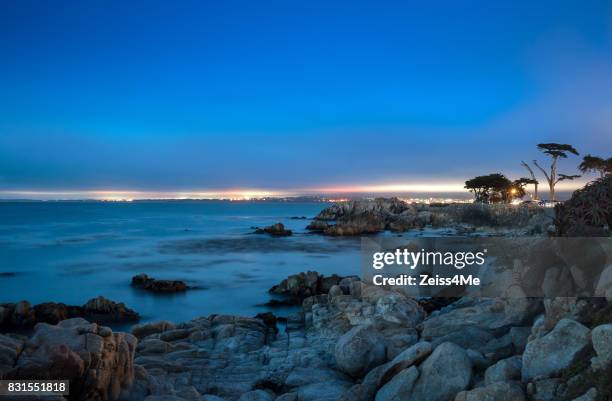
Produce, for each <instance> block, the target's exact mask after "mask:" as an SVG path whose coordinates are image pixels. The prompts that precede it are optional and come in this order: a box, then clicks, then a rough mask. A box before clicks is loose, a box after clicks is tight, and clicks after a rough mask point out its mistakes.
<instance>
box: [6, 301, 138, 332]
mask: <svg viewBox="0 0 612 401" xmlns="http://www.w3.org/2000/svg"><path fill="white" fill-rule="evenodd" d="M75 317H82V318H85V319H88V320H90V321H93V322H96V323H100V324H109V323H125V322H135V321H138V320H139V319H140V316H139V315H138V313H137V312H135V311H133V310H132V309H130V308H128V307H127V306H125V304H123V303H117V302H113V301H111V300H109V299H106V298H104V297H97V298H93V299H90V300H89V301H87V302H86V303H85V304H84V305H83V306H74V305H66V304H63V303H57V302H45V303H42V304H38V305H34V306H32V305H31V304H30V303H29V302H27V301H21V302H18V303H15V304H12V303H10V304H0V329H2V330H3V331H10V330H21V329H27V328H31V327H33V326H34V325H35V324H36V323H50V324H57V323H58V322H60V321H62V320H65V319H70V318H75Z"/></svg>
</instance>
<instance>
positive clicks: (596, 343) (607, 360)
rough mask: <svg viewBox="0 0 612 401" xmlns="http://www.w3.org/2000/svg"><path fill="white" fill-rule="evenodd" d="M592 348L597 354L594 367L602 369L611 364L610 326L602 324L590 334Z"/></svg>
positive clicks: (611, 325) (611, 338) (611, 337)
mask: <svg viewBox="0 0 612 401" xmlns="http://www.w3.org/2000/svg"><path fill="white" fill-rule="evenodd" d="M591 341H592V342H593V348H594V349H595V352H596V353H597V359H596V361H595V364H594V365H596V366H598V367H604V366H607V365H610V364H612V324H602V325H601V326H597V327H595V328H594V329H593V331H592V332H591Z"/></svg>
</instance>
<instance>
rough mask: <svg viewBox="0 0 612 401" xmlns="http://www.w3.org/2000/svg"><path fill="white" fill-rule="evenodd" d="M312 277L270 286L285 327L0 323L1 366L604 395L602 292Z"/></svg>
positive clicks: (122, 381) (176, 387)
mask: <svg viewBox="0 0 612 401" xmlns="http://www.w3.org/2000/svg"><path fill="white" fill-rule="evenodd" d="M611 268H612V267H611ZM322 278H323V279H324V277H323V276H321V275H318V274H317V273H315V272H307V273H303V274H300V275H296V276H292V277H289V278H288V279H287V280H285V281H283V283H280V284H279V286H277V287H276V288H277V289H282V292H284V293H288V294H296V295H295V296H297V297H302V296H303V301H302V307H301V308H300V311H298V312H296V313H294V314H292V315H290V316H288V318H287V323H286V327H285V328H284V330H280V331H279V330H278V328H277V327H276V326H275V323H274V320H270V319H265V318H264V317H262V316H259V317H254V318H250V317H240V316H226V315H212V316H209V317H202V318H198V319H194V320H192V321H190V322H186V323H181V324H174V323H171V322H166V321H163V322H155V323H146V324H141V325H136V326H134V327H133V329H132V333H113V332H112V331H111V330H110V329H109V328H107V327H104V326H100V325H98V324H95V323H89V322H87V321H86V320H84V319H82V318H72V319H67V320H63V321H61V322H59V323H58V324H56V325H50V324H48V323H39V324H37V325H36V326H35V329H34V333H33V335H32V336H31V337H29V338H27V337H23V336H19V335H11V334H4V335H0V375H1V376H2V378H26V377H27V378H41V379H59V378H69V379H71V385H72V386H73V388H74V389H75V393H73V394H72V395H71V396H70V398H69V399H70V400H90V399H91V400H133V401H138V400H147V401H182V400H184V401H195V400H206V401H220V400H226V401H235V400H240V401H253V400H265V401H270V400H271V401H273V400H277V401H290V400H297V401H315V400H330V401H331V400H342V401H368V400H369V401H391V400H411V401H440V400H456V401H463V400H499V401H504V400H508V401H515V400H538V401H540V400H541V401H545V400H549V401H553V400H554V401H556V400H574V399H579V400H580V401H585V400H605V399H606V398H605V397H609V396H610V395H612V393H611V392H609V391H610V383H609V382H606V381H605V380H604V381H602V380H601V379H599V378H601V377H602V375H603V376H604V377H606V375H607V377H610V376H609V375H610V373H612V347H611V344H612V341H611V340H612V324H611V323H610V322H612V307H611V304H610V300H607V301H606V300H605V299H598V301H597V302H596V301H594V300H593V299H591V300H589V299H577V298H555V299H549V300H541V299H530V298H518V299H516V298H514V299H476V298H473V299H469V298H462V299H460V300H457V301H455V302H452V303H451V304H450V305H447V306H444V307H442V308H441V309H439V310H434V311H432V312H430V313H428V312H426V311H425V310H424V308H423V306H422V305H421V304H419V302H417V301H415V300H413V299H411V298H409V297H406V296H405V295H403V294H402V292H401V291H399V290H398V289H391V288H383V287H378V286H372V285H366V284H364V283H362V282H361V281H360V280H359V279H358V278H356V277H349V278H339V280H336V279H335V278H334V279H333V281H334V282H337V284H331V285H330V286H329V287H327V288H323V287H321V286H319V284H317V285H316V286H313V285H312V283H313V281H314V282H316V283H321V279H322ZM330 283H331V281H330ZM313 288H316V290H314V291H313ZM268 317H269V316H268ZM72 383H74V384H72ZM579 397H582V398H579ZM602 397H604V398H602Z"/></svg>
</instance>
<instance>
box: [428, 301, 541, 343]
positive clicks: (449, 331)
mask: <svg viewBox="0 0 612 401" xmlns="http://www.w3.org/2000/svg"><path fill="white" fill-rule="evenodd" d="M539 307H540V304H538V303H537V302H535V301H531V300H529V299H527V298H508V299H491V298H485V299H476V298H471V299H461V300H459V301H457V302H455V303H454V304H452V305H450V306H448V307H446V308H444V309H442V310H440V311H437V312H435V313H434V314H432V315H431V316H430V317H429V318H428V319H426V320H425V321H424V322H423V323H422V329H423V330H422V332H421V336H422V337H423V339H424V340H427V341H435V339H436V338H438V337H445V336H449V337H447V338H448V340H447V341H452V342H455V343H458V342H459V343H461V345H463V346H465V347H469V348H474V349H478V348H480V347H481V346H484V345H485V344H486V343H487V342H489V341H490V340H491V339H492V336H497V335H499V334H504V333H505V332H507V331H508V330H509V329H510V327H513V326H519V325H521V324H522V323H524V322H526V321H529V320H531V319H532V318H533V316H534V314H535V313H536V312H537V311H538V308H539ZM451 338H452V339H451Z"/></svg>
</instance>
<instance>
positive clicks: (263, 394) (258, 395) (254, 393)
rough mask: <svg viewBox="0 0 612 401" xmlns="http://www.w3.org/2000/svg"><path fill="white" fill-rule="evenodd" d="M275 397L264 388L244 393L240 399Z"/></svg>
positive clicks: (258, 400) (271, 400)
mask: <svg viewBox="0 0 612 401" xmlns="http://www.w3.org/2000/svg"><path fill="white" fill-rule="evenodd" d="M275 398H276V397H274V396H273V395H272V394H271V393H269V392H267V391H264V390H254V391H249V392H248V393H244V394H242V395H241V396H240V398H238V401H274V399H275Z"/></svg>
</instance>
